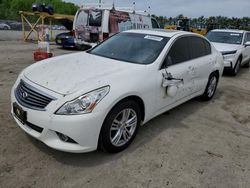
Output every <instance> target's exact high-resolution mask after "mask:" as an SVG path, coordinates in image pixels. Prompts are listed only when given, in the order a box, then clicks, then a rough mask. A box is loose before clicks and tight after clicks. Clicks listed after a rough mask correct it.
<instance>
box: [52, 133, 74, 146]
mask: <svg viewBox="0 0 250 188" xmlns="http://www.w3.org/2000/svg"><path fill="white" fill-rule="evenodd" d="M56 134H57V136H58V137H59V138H60V140H61V141H63V142H69V143H74V144H77V142H76V141H74V140H73V139H72V138H70V137H69V136H67V135H65V134H62V133H59V132H56Z"/></svg>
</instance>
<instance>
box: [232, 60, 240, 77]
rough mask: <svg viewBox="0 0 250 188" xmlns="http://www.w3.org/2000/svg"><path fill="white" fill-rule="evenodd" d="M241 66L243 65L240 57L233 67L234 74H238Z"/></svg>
mask: <svg viewBox="0 0 250 188" xmlns="http://www.w3.org/2000/svg"><path fill="white" fill-rule="evenodd" d="M240 66H241V60H240V59H238V60H237V62H236V64H235V66H234V68H233V69H232V75H233V76H236V75H237V74H238V72H239V71H240Z"/></svg>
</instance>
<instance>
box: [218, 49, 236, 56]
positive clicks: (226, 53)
mask: <svg viewBox="0 0 250 188" xmlns="http://www.w3.org/2000/svg"><path fill="white" fill-rule="evenodd" d="M236 52H237V50H234V51H226V52H221V53H222V55H223V56H224V55H232V54H236Z"/></svg>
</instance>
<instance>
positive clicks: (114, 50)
mask: <svg viewBox="0 0 250 188" xmlns="http://www.w3.org/2000/svg"><path fill="white" fill-rule="evenodd" d="M168 40H169V38H167V37H162V36H155V35H147V34H138V33H120V34H117V35H114V36H113V37H111V38H109V39H108V40H106V41H104V42H103V43H101V44H100V45H98V46H97V47H95V48H93V49H92V50H91V51H89V53H91V54H94V55H98V56H103V57H107V58H111V59H116V60H120V61H126V62H130V63H136V64H150V63H153V62H154V61H155V60H156V58H157V57H158V56H159V55H160V53H161V51H162V50H163V48H164V47H165V45H166V44H167V42H168Z"/></svg>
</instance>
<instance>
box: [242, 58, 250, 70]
mask: <svg viewBox="0 0 250 188" xmlns="http://www.w3.org/2000/svg"><path fill="white" fill-rule="evenodd" d="M243 67H244V68H249V67H250V60H249V61H248V62H247V63H246V64H245V65H243Z"/></svg>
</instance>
